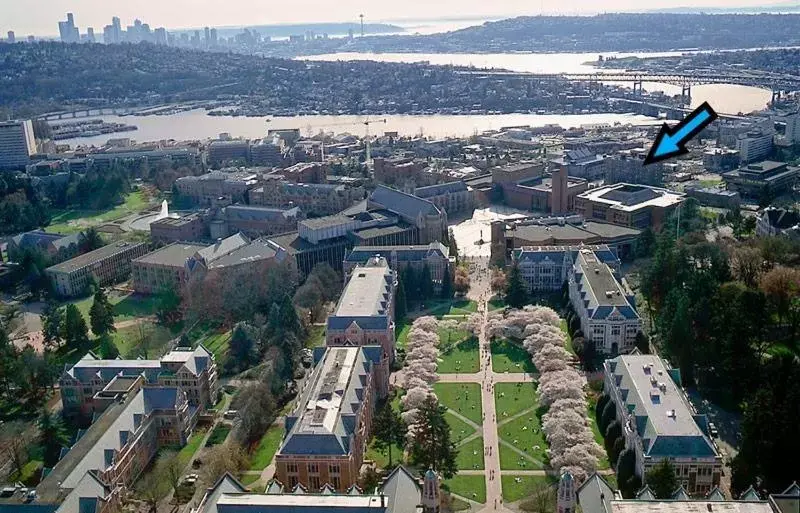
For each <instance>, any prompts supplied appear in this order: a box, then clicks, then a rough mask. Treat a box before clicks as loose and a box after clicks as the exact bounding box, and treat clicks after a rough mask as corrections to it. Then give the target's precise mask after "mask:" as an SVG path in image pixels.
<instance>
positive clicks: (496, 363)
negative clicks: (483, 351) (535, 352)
mask: <svg viewBox="0 0 800 513" xmlns="http://www.w3.org/2000/svg"><path fill="white" fill-rule="evenodd" d="M491 350H492V370H493V371H494V372H509V373H519V372H526V373H528V374H533V373H535V372H536V366H535V365H534V364H533V361H531V355H530V354H529V353H528V351H526V350H525V348H524V347H522V346H521V345H519V344H515V343H514V342H512V341H510V340H507V339H503V340H495V341H492V344H491Z"/></svg>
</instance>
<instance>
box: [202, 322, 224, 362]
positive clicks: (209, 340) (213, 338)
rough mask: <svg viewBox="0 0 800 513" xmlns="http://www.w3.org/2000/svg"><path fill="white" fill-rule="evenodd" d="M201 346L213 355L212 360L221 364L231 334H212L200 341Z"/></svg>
mask: <svg viewBox="0 0 800 513" xmlns="http://www.w3.org/2000/svg"><path fill="white" fill-rule="evenodd" d="M200 343H202V344H203V346H204V347H205V348H206V349H208V350H209V351H211V352H212V353H214V358H216V360H217V362H221V361H222V359H223V358H224V357H225V354H226V353H227V352H228V347H230V343H231V332H230V330H229V331H225V332H222V333H214V334H212V335H209V336H207V337H206V338H204V339H201V340H200Z"/></svg>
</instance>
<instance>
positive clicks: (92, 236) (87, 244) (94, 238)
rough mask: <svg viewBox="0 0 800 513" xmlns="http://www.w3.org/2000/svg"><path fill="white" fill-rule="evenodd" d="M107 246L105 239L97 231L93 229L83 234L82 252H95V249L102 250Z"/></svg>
mask: <svg viewBox="0 0 800 513" xmlns="http://www.w3.org/2000/svg"><path fill="white" fill-rule="evenodd" d="M104 245H105V242H104V241H103V238H102V237H101V236H100V234H99V233H98V232H97V230H96V229H95V228H94V227H92V228H89V229H88V230H86V231H85V232H83V243H82V245H81V246H82V248H81V249H82V250H83V251H84V252H87V253H88V252H89V251H93V250H95V249H99V248H102V247H103V246H104Z"/></svg>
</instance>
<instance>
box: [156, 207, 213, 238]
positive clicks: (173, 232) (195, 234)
mask: <svg viewBox="0 0 800 513" xmlns="http://www.w3.org/2000/svg"><path fill="white" fill-rule="evenodd" d="M150 238H151V239H153V242H165V243H169V242H177V241H196V240H202V239H204V238H206V225H205V222H204V221H203V217H202V216H201V215H200V214H187V215H183V216H181V217H165V218H164V219H159V220H157V221H153V222H152V223H150Z"/></svg>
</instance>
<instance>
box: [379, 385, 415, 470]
mask: <svg viewBox="0 0 800 513" xmlns="http://www.w3.org/2000/svg"><path fill="white" fill-rule="evenodd" d="M373 422H374V424H373V426H372V434H373V436H374V437H375V442H374V443H375V448H376V449H378V450H379V451H381V452H383V451H386V450H388V452H389V467H391V466H392V447H393V446H395V445H396V446H399V447H402V446H403V443H404V442H405V438H406V432H407V431H408V430H407V429H406V425H405V423H404V422H403V419H402V417H400V413H399V412H398V411H396V410H395V409H394V408H392V403H391V401H389V400H387V401H386V402H385V403H384V405H383V407H382V408H381V409H380V410H379V411H378V413H377V415H376V416H375V419H374V421H373Z"/></svg>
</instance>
